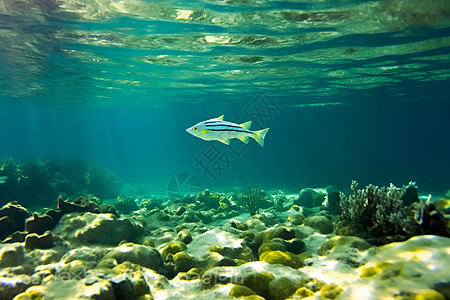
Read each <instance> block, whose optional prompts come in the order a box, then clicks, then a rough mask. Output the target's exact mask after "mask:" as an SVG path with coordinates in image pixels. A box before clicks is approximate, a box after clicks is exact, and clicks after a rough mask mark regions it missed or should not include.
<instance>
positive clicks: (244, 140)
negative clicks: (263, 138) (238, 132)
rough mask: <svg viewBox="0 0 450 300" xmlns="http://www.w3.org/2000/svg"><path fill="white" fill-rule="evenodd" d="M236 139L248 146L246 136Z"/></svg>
mask: <svg viewBox="0 0 450 300" xmlns="http://www.w3.org/2000/svg"><path fill="white" fill-rule="evenodd" d="M238 139H240V140H241V141H243V142H244V143H246V144H248V140H249V138H248V136H241V137H240V138H238Z"/></svg>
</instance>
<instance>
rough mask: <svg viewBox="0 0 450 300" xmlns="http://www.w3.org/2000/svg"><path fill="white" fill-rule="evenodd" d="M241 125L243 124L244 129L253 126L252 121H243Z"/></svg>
mask: <svg viewBox="0 0 450 300" xmlns="http://www.w3.org/2000/svg"><path fill="white" fill-rule="evenodd" d="M239 126H241V128H242V129H247V130H249V129H250V126H252V121H248V122H245V123H242V124H241V125H239Z"/></svg>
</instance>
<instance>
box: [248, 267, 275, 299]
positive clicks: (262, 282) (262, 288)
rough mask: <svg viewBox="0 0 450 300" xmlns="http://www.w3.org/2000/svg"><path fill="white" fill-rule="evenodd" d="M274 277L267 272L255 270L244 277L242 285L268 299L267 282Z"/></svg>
mask: <svg viewBox="0 0 450 300" xmlns="http://www.w3.org/2000/svg"><path fill="white" fill-rule="evenodd" d="M274 279H275V277H274V276H273V275H272V274H270V273H268V272H256V273H252V274H250V275H248V276H247V277H245V279H244V285H245V286H247V287H248V288H250V289H251V290H253V291H255V292H256V293H257V294H258V295H260V296H262V297H264V298H265V299H268V298H269V297H270V290H269V284H270V282H271V281H272V280H274Z"/></svg>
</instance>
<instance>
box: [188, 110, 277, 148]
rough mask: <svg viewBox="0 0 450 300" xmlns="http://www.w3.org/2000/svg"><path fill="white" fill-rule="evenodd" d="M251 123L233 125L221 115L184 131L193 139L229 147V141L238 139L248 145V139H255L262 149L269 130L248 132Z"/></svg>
mask: <svg viewBox="0 0 450 300" xmlns="http://www.w3.org/2000/svg"><path fill="white" fill-rule="evenodd" d="M251 125H252V121H248V122H245V123H243V124H235V123H231V122H227V121H224V120H223V115H222V116H220V117H218V118H215V119H210V120H206V121H203V122H200V123H197V124H195V125H194V126H192V127H189V128H188V129H186V131H187V132H188V133H190V134H192V135H193V136H195V137H198V138H201V139H202V140H205V141H219V142H222V143H224V144H226V145H230V140H231V139H239V140H240V141H242V142H244V143H245V144H248V142H249V138H253V139H255V141H257V142H258V144H259V145H261V147H264V138H265V136H266V134H267V132H268V131H269V129H270V128H266V129H261V130H257V131H252V130H250V126H251Z"/></svg>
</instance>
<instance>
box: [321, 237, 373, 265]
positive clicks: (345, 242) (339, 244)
mask: <svg viewBox="0 0 450 300" xmlns="http://www.w3.org/2000/svg"><path fill="white" fill-rule="evenodd" d="M370 247H371V245H370V244H369V243H368V242H366V241H365V240H363V239H361V238H359V237H355V236H335V237H332V238H331V239H329V240H328V241H327V242H326V243H325V244H323V245H322V247H321V249H320V250H319V255H327V257H328V258H329V259H335V260H337V261H339V262H341V263H344V264H347V265H350V266H351V267H353V268H357V267H359V266H360V265H361V264H362V263H363V261H364V252H363V251H365V250H367V249H369V248H370Z"/></svg>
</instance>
